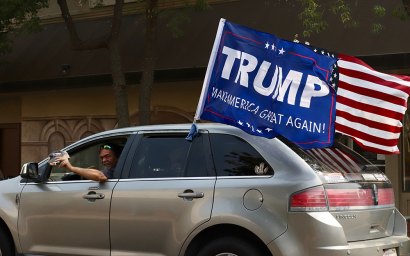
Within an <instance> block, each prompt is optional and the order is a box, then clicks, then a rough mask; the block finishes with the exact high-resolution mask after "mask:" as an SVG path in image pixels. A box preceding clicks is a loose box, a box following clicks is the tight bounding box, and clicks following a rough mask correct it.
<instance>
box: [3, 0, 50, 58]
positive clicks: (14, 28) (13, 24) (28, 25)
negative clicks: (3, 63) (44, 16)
mask: <svg viewBox="0 0 410 256" xmlns="http://www.w3.org/2000/svg"><path fill="white" fill-rule="evenodd" d="M47 6H48V0H0V54H4V53H6V52H7V51H9V50H10V49H11V43H12V41H11V40H12V36H13V35H15V34H18V33H21V32H27V31H38V30H39V28H40V23H39V19H38V17H37V13H38V11H39V10H40V9H41V8H45V7H47Z"/></svg>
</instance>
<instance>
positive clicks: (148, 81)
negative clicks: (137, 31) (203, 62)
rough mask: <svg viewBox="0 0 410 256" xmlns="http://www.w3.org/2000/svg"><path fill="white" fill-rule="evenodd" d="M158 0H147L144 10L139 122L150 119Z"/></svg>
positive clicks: (155, 57) (142, 123) (141, 123)
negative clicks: (144, 23) (143, 47)
mask: <svg viewBox="0 0 410 256" xmlns="http://www.w3.org/2000/svg"><path fill="white" fill-rule="evenodd" d="M157 5H158V0H149V1H148V3H147V8H146V10H145V17H146V26H145V50H144V64H143V71H142V78H141V85H140V90H139V93H140V94H139V123H140V125H144V124H150V121H151V120H150V119H151V92H152V87H153V84H154V70H155V64H156V60H157V56H156V42H157V21H158V11H157Z"/></svg>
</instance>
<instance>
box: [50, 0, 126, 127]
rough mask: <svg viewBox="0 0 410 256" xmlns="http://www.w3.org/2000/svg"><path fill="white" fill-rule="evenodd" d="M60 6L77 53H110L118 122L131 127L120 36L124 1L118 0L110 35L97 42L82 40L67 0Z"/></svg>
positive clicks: (121, 125) (59, 0) (59, 1)
mask: <svg viewBox="0 0 410 256" xmlns="http://www.w3.org/2000/svg"><path fill="white" fill-rule="evenodd" d="M57 2H58V5H59V6H60V10H61V15H62V16H63V19H64V22H65V24H66V27H67V29H68V33H69V35H70V40H71V47H72V49H73V50H76V51H83V50H95V49H102V48H103V49H107V50H108V51H109V53H110V63H111V75H112V83H113V84H112V87H113V90H114V95H115V110H116V115H117V120H118V127H127V126H130V121H129V110H128V94H127V90H126V82H125V76H124V72H123V70H122V63H121V56H120V53H119V50H118V49H119V45H118V40H119V34H120V28H121V23H122V9H123V5H124V0H116V1H115V5H114V13H113V17H112V26H111V30H110V31H109V33H107V34H105V35H102V36H101V37H100V38H97V39H95V40H88V41H83V40H81V39H80V37H79V36H78V33H77V29H76V27H75V24H74V21H73V19H72V17H71V14H70V10H69V8H68V6H67V1H66V0H57Z"/></svg>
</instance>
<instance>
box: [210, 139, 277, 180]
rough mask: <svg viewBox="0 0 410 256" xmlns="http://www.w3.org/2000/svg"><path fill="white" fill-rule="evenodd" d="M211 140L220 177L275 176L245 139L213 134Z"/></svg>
mask: <svg viewBox="0 0 410 256" xmlns="http://www.w3.org/2000/svg"><path fill="white" fill-rule="evenodd" d="M210 138H211V146H212V155H213V159H214V163H215V167H216V171H217V175H218V176H248V175H272V174H273V169H272V167H270V166H269V164H268V162H267V161H266V160H265V159H263V157H262V156H261V155H260V154H259V152H258V151H256V150H255V149H254V148H253V147H252V146H251V145H250V144H249V143H247V142H246V141H244V140H243V139H241V138H239V137H236V136H233V135H228V134H212V135H210Z"/></svg>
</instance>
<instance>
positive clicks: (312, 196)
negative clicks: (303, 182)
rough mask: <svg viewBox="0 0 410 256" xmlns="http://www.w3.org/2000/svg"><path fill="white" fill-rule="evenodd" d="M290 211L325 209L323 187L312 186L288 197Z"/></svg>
mask: <svg viewBox="0 0 410 256" xmlns="http://www.w3.org/2000/svg"><path fill="white" fill-rule="evenodd" d="M290 210H291V211H306V212H316V211H326V210H327V202H326V195H325V190H324V188H323V187H314V188H311V189H308V190H303V191H301V192H299V193H296V194H293V195H292V196H291V198H290Z"/></svg>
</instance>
